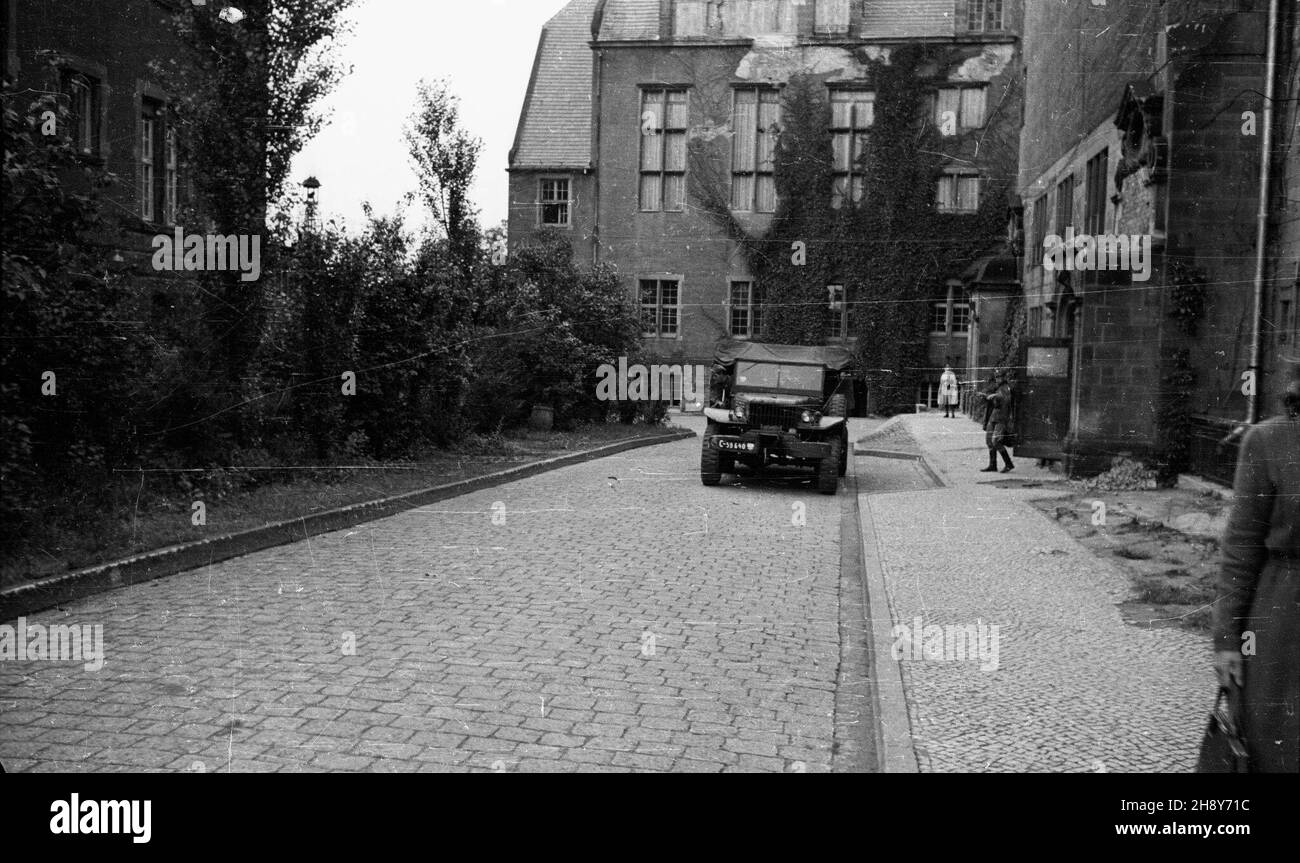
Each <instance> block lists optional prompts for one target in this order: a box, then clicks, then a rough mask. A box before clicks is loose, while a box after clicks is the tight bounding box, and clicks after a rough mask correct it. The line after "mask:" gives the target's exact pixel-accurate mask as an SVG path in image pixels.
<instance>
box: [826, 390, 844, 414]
mask: <svg viewBox="0 0 1300 863" xmlns="http://www.w3.org/2000/svg"><path fill="white" fill-rule="evenodd" d="M848 412H849V400H848V399H847V398H845V396H844V394H843V393H836V394H835V395H833V396H831V400H830V403H829V404H828V405H827V406H826V415H827V416H832V417H842V416H848Z"/></svg>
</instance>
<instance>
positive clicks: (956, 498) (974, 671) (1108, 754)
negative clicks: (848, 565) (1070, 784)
mask: <svg viewBox="0 0 1300 863" xmlns="http://www.w3.org/2000/svg"><path fill="white" fill-rule="evenodd" d="M896 422H899V423H901V424H902V425H903V426H904V428H906V430H907V431H908V432H910V433H911V436H912V437H913V438H914V439H915V440H916V441H917V442H918V443H919V444H920V446H921V448H922V450H923V451H924V453H925V454H926V458H927V460H928V462H929V463H930V465H931V466H932V467H933V468H934V469H935V470H936V471H937V472H938V473H939V474H940V476H941V477H942V478H943V480H944V482H945V483H947V484H948V487H947V488H942V489H933V490H929V491H920V492H899V493H890V494H877V495H863V496H862V499H861V505H862V507H863V508H864V511H868V512H869V516H870V517H869V519H865V521H867V522H869V523H870V524H873V525H874V536H872V535H870V534H868V535H867V539H866V542H867V544H868V553H870V551H871V549H872V546H873V545H874V547H875V548H876V549H878V550H879V556H880V561H881V565H882V569H883V571H884V577H885V583H886V586H887V592H888V594H889V611H888V612H886V610H885V609H884V608H881V607H879V603H878V601H877V599H876V597H874V596H873V597H872V601H873V603H874V607H873V608H872V610H871V613H872V616H873V619H874V622H875V625H876V626H877V627H881V626H883V627H885V628H886V629H889V628H891V627H892V626H894V625H895V624H906V625H907V626H908V627H909V632H908V633H907V634H908V635H909V636H910V635H911V632H910V629H914V628H915V624H916V622H917V621H918V619H919V621H920V622H921V624H922V626H923V627H929V626H932V625H933V626H939V627H954V626H970V625H973V626H976V627H978V626H979V625H980V624H983V625H985V627H991V626H992V625H996V626H997V627H998V630H997V633H998V639H997V648H998V649H997V653H996V669H991V670H981V666H991V665H994V663H993V662H990V661H986V662H983V663H981V662H979V661H970V660H966V661H962V660H961V659H960V658H957V657H960V653H958V651H957V650H956V649H949V650H947V651H946V653H943V654H942V655H944V656H946V657H947V658H945V659H939V658H933V659H931V658H925V656H926V653H925V646H926V645H927V644H929V643H931V642H930V641H929V636H930V635H934V634H935V633H934V632H933V631H931V632H930V633H928V634H924V631H923V633H922V634H924V635H925V637H924V638H922V637H921V636H922V634H918V636H917V638H916V641H915V643H914V646H909V645H912V643H903V644H901V645H900V652H902V653H903V655H904V658H902V659H901V665H902V673H903V682H904V687H905V689H906V692H907V700H908V709H909V714H910V718H911V723H912V735H913V739H914V744H915V747H916V751H917V757H918V762H919V765H920V768H921V770H922V771H935V772H947V771H1016V772H1022V771H1096V772H1100V771H1107V772H1119V771H1157V772H1178V771H1188V770H1191V769H1192V768H1193V766H1194V764H1195V760H1196V752H1197V747H1198V745H1199V743H1200V736H1201V733H1202V731H1203V729H1204V723H1205V719H1206V716H1207V715H1208V712H1209V709H1210V707H1211V706H1212V701H1213V698H1214V683H1213V673H1212V671H1211V666H1210V648H1209V644H1208V642H1207V641H1206V640H1205V639H1203V638H1201V637H1198V636H1195V635H1191V634H1188V633H1186V632H1183V631H1181V630H1178V629H1173V628H1162V629H1141V628H1137V627H1134V626H1130V625H1128V624H1126V623H1124V621H1123V620H1122V619H1121V616H1120V613H1119V610H1118V609H1117V608H1116V603H1117V602H1120V601H1122V600H1123V599H1124V598H1125V597H1126V596H1127V595H1128V592H1129V585H1128V579H1127V577H1126V576H1125V574H1124V573H1123V572H1121V571H1120V570H1119V569H1117V568H1116V567H1115V566H1113V565H1111V564H1110V563H1108V562H1106V561H1104V560H1101V559H1099V558H1097V557H1095V556H1094V555H1093V554H1092V553H1090V552H1089V551H1087V550H1086V549H1084V548H1083V547H1082V546H1080V545H1078V544H1077V543H1076V542H1075V541H1074V540H1073V539H1071V538H1070V536H1069V535H1068V534H1067V533H1065V531H1064V530H1062V529H1061V528H1059V527H1058V526H1057V525H1055V524H1054V523H1052V522H1050V521H1049V520H1048V519H1046V518H1044V517H1043V516H1042V515H1041V514H1039V513H1038V512H1037V511H1036V510H1035V509H1034V508H1033V507H1032V506H1031V505H1029V504H1028V503H1026V502H1025V499H1026V498H1027V497H1031V496H1042V495H1044V493H1045V492H1044V489H1042V488H1037V489H1027V488H1023V487H1015V486H1011V485H1009V484H1007V483H1006V482H1005V480H1007V479H1008V478H1016V479H1031V478H1034V477H1039V478H1047V477H1048V474H1047V473H1046V472H1045V471H1043V472H1040V471H1038V469H1036V468H1034V467H1033V466H1032V462H1027V463H1018V464H1017V468H1016V471H1015V472H1014V473H1012V474H1008V475H1002V474H982V473H979V472H978V470H979V468H980V467H982V466H983V465H984V464H985V459H986V453H987V451H986V450H985V448H984V440H983V432H982V431H980V429H979V428H978V427H977V426H976V425H974V424H972V423H971V422H970V421H968V420H965V419H947V420H945V419H944V418H943V417H942V416H940V415H937V414H920V415H915V416H907V417H903V418H900V419H899V420H896ZM1049 493H1050V492H1049ZM954 632H955V630H954ZM984 632H985V633H986V635H987V636H988V639H987V643H989V644H991V643H992V641H991V634H992V630H991V629H986V630H985V631H984ZM899 634H901V631H900V632H899ZM959 641H960V639H957V638H954V639H952V644H953V647H954V648H955V647H956V646H957V643H958V642H959ZM933 643H934V644H935V645H936V650H935V652H934V654H932V655H934V656H936V657H937V656H939V655H941V652H940V650H939V648H938V644H939V642H937V641H935V642H933ZM913 657H917V658H913Z"/></svg>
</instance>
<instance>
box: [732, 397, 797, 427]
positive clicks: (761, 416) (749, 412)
mask: <svg viewBox="0 0 1300 863" xmlns="http://www.w3.org/2000/svg"><path fill="white" fill-rule="evenodd" d="M745 410H746V414H745V415H746V416H747V417H748V418H749V424H750V425H752V426H760V427H762V426H778V427H780V428H783V429H790V428H794V427H795V426H796V425H798V424H799V415H800V414H802V413H803V409H802V408H796V407H788V406H786V405H769V404H763V403H762V402H758V403H755V402H749V403H748V404H747V405H746V406H745Z"/></svg>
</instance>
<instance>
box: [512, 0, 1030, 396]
mask: <svg viewBox="0 0 1300 863" xmlns="http://www.w3.org/2000/svg"><path fill="white" fill-rule="evenodd" d="M975 7H978V8H977V9H975V11H979V10H984V9H985V4H984V3H976V2H975V0H957V2H954V0H925V2H908V3H861V2H849V0H818V2H812V0H808V2H789V0H750V2H744V0H740V2H724V3H705V2H696V0H679V2H675V3H674V2H671V0H666V2H663V3H660V2H658V0H650V2H646V0H640V2H638V0H606V2H600V3H597V4H595V6H594V7H593V8H592V9H591V33H590V38H589V42H588V43H587V44H586V45H585V47H587V49H588V50H589V52H590V54H591V59H592V64H593V66H592V70H591V73H590V76H589V77H588V76H586V75H585V74H584V75H580V76H577V77H576V82H570V83H569V84H568V86H567V90H566V92H568V93H569V95H568V98H570V99H571V100H576V99H578V98H580V94H579V93H577V92H573V91H574V90H575V89H577V90H580V89H581V88H582V87H585V86H587V82H588V80H589V81H590V87H591V93H592V99H591V101H592V109H591V111H592V113H591V128H590V130H589V131H590V136H589V140H590V142H591V143H590V150H581V148H579V147H577V146H574V147H571V148H569V151H568V153H567V161H561V160H555V161H558V162H559V163H558V164H553V165H539V166H533V165H530V164H528V163H526V161H525V160H521V159H519V158H517V156H518V152H519V145H518V144H517V152H516V154H515V158H513V160H512V163H511V169H510V170H511V210H510V212H511V218H510V224H509V238H510V242H511V244H516V243H520V242H526V241H527V240H528V238H529V237H530V236H532V235H533V234H534V232H535V231H536V229H537V227H538V223H537V219H536V216H535V213H536V212H537V211H538V208H539V207H540V206H541V202H540V201H539V199H538V197H537V191H536V189H537V188H539V187H538V186H537V180H538V179H539V178H540V177H542V176H544V175H545V170H544V169H547V168H550V169H558V168H561V167H563V166H564V165H565V164H567V165H568V166H569V168H568V170H569V174H570V176H571V177H572V182H571V185H570V188H572V189H574V190H579V189H581V190H582V191H581V193H580V194H579V197H578V200H577V202H576V203H575V206H574V213H575V217H574V218H575V219H576V223H575V225H574V226H573V228H572V236H573V240H574V243H575V249H576V250H577V251H578V254H579V259H580V260H586V259H587V258H586V256H587V253H588V250H590V253H591V258H590V260H594V261H600V262H605V263H609V264H612V265H613V266H614V267H616V269H617V271H618V273H619V275H620V277H621V278H622V279H624V281H625V283H626V284H627V288H628V291H629V294H630V295H631V296H633V297H637V298H642V297H643V296H646V293H645V291H646V290H647V286H651V287H654V289H655V290H656V291H658V292H659V293H657V294H656V302H658V301H659V300H661V299H662V297H663V294H662V291H663V288H662V287H661V286H662V285H663V284H664V283H667V284H668V285H669V286H670V287H669V294H670V295H671V294H673V293H675V297H672V299H673V308H672V310H670V311H669V313H668V317H669V319H670V324H669V326H667V327H665V326H663V319H664V318H663V315H664V313H663V311H662V310H659V311H658V313H657V317H656V312H655V311H654V310H651V311H650V313H649V314H650V316H652V317H656V320H657V321H658V323H657V324H656V326H655V327H653V332H651V331H650V330H647V334H646V347H647V348H648V350H649V351H650V352H651V353H652V354H653V355H654V356H655V357H658V358H660V359H661V360H662V361H664V362H669V363H679V362H680V363H705V364H707V363H708V362H709V361H710V359H711V357H712V352H713V348H714V345H715V343H716V342H717V341H718V339H719V338H722V337H724V336H738V337H742V338H743V337H748V336H750V335H752V333H750V332H749V331H748V330H747V329H746V326H745V324H746V323H747V322H748V321H749V320H751V318H750V315H751V314H752V310H751V309H750V308H749V305H750V302H753V304H754V305H755V306H756V307H757V306H760V305H761V303H759V302H758V301H757V300H755V292H756V293H757V294H761V292H762V289H763V287H762V286H761V285H756V284H754V283H753V282H752V278H751V274H750V273H749V271H748V267H747V262H746V257H745V255H744V254H743V252H742V249H741V244H740V243H739V242H738V241H737V239H736V235H735V234H734V233H732V232H731V231H729V229H728V226H727V225H726V224H724V221H725V220H726V218H727V217H729V218H730V220H731V221H732V222H733V224H734V226H735V228H738V229H739V230H740V231H742V232H743V233H745V234H747V235H748V236H750V237H754V238H757V237H759V236H761V235H762V234H763V233H764V232H765V231H766V230H767V228H768V227H769V225H770V221H771V218H772V211H773V209H774V205H773V201H774V197H773V198H768V199H766V200H764V199H763V195H762V192H761V191H759V192H755V193H754V194H753V195H752V196H751V197H750V198H749V202H748V203H747V204H745V205H742V206H737V204H738V203H739V202H738V201H737V198H739V197H743V196H741V195H739V194H738V193H737V190H736V187H735V185H734V184H736V183H751V182H752V183H755V184H761V183H762V182H763V180H762V178H761V177H754V178H752V179H751V178H749V177H744V178H742V177H741V176H740V175H739V174H738V173H737V171H738V166H737V165H736V164H733V158H734V157H735V154H736V153H737V152H738V151H737V150H736V149H733V141H734V140H735V136H736V132H737V130H736V128H735V124H736V118H737V117H740V116H742V115H743V114H742V112H743V110H744V109H743V108H741V107H740V105H739V103H740V102H741V101H742V100H746V99H753V100H754V102H755V105H754V107H753V108H752V109H751V110H753V111H754V113H755V115H757V114H759V113H762V112H766V111H769V110H775V106H773V107H771V108H769V107H764V106H762V105H760V104H758V103H759V102H760V101H761V100H762V99H764V98H768V97H766V96H763V95H755V94H756V93H760V94H761V93H765V92H768V93H779V90H780V88H781V87H782V86H784V85H785V84H786V82H788V81H789V80H790V78H791V76H792V75H796V74H809V73H810V74H813V75H816V76H819V77H820V78H822V79H823V80H824V81H825V82H826V85H827V87H828V88H830V89H834V88H845V89H849V88H854V87H855V85H856V86H857V87H858V88H859V89H866V87H867V84H866V82H867V76H868V68H869V63H870V61H876V60H882V59H887V58H888V56H889V52H890V51H891V50H892V49H893V47H894V46H896V45H898V44H899V43H900V42H903V41H918V40H919V41H927V42H932V43H943V44H950V45H953V46H954V47H955V49H956V50H957V51H959V52H961V56H962V57H964V58H965V59H964V62H954V63H953V65H952V66H951V67H950V68H949V69H948V70H946V73H947V74H946V78H943V79H940V80H937V81H936V82H935V86H936V88H937V87H947V86H948V85H952V87H954V88H956V87H961V86H963V85H965V86H968V87H971V88H975V89H979V88H982V89H983V100H984V106H983V113H984V116H988V115H989V114H990V113H992V111H993V109H994V107H995V105H997V104H998V102H999V100H1000V99H1007V98H1011V99H1013V100H1018V98H1019V97H1018V87H1017V86H1016V85H1017V84H1018V82H1019V81H1018V79H1019V74H1020V72H1019V38H1018V31H1019V20H1020V3H1019V2H1011V0H1008V2H1003V3H1000V4H991V6H990V9H989V10H987V11H990V12H992V11H995V10H996V9H998V8H1000V9H1001V17H1000V19H993V18H990V19H981V26H982V25H983V24H1000V26H998V27H989V28H986V29H975V30H972V29H970V26H969V25H970V23H971V20H972V19H971V15H972V14H973V12H972V10H973V8H975ZM585 9H586V6H584V5H582V2H581V0H580V2H578V3H573V4H570V6H568V7H566V9H565V11H564V12H561V13H560V15H558V16H556V19H553V21H552V22H551V23H549V24H548V25H547V28H546V31H547V32H546V33H545V34H544V35H543V39H542V44H541V47H540V49H539V57H538V63H537V66H536V69H535V71H534V76H533V81H532V82H530V85H529V94H530V95H529V100H530V101H535V99H536V94H537V93H538V92H540V91H541V90H543V89H547V88H550V87H553V86H555V85H554V84H553V83H551V82H548V81H547V80H546V72H545V70H546V69H547V68H555V67H556V64H557V61H556V59H555V58H554V57H553V56H551V54H550V53H548V48H547V45H548V44H550V46H551V48H550V49H549V50H550V52H552V53H553V52H554V51H556V50H558V49H557V45H558V43H557V42H556V41H554V38H553V35H552V34H555V33H560V32H561V31H565V32H569V33H570V36H569V39H570V40H571V41H570V44H572V40H573V38H574V37H573V36H572V32H573V31H572V29H567V30H566V28H571V24H572V18H571V17H569V16H570V15H571V13H572V12H573V11H574V10H577V11H579V12H581V11H583V10H585ZM566 22H568V23H566ZM569 50H570V49H569V48H565V51H566V52H567V51H569ZM561 89H565V88H561ZM668 93H673V94H681V95H672V96H668V95H664V94H668ZM1008 93H1010V94H1011V95H1010V96H1009V97H1008V95H1007V94H1008ZM677 98H680V99H681V100H682V103H681V105H680V106H677V107H673V106H668V105H667V103H666V102H661V103H658V104H662V105H664V107H662V108H660V109H658V110H661V111H663V122H664V123H667V124H668V125H666V126H665V125H663V124H662V123H661V122H660V115H659V114H658V113H656V112H655V110H651V112H650V113H651V121H650V123H649V126H648V127H647V124H646V122H645V120H646V114H647V110H648V108H647V106H650V105H652V104H655V102H654V100H655V99H677ZM772 98H776V97H772ZM1015 104H1016V106H1017V107H1016V108H1014V109H1012V110H1009V111H1006V112H1005V113H1004V114H1003V115H999V116H1011V117H1018V113H1019V112H1018V101H1016V102H1015ZM1003 107H1004V108H1005V106H1003ZM678 111H680V112H681V113H680V114H678V113H677V112H678ZM767 116H768V115H767V114H766V113H763V117H764V120H766V118H767ZM989 125H996V124H989ZM535 126H536V124H535V123H534V120H533V118H532V116H531V115H530V109H529V107H528V105H527V104H526V105H525V110H524V115H523V116H522V117H521V121H520V130H521V132H520V135H521V139H526V138H527V137H528V136H529V134H531V133H530V132H529V129H530V128H535ZM759 134H760V135H761V130H760V133H759ZM828 134H829V131H828ZM677 135H680V137H681V141H680V142H678V141H666V140H665V139H666V138H671V137H673V136H677ZM1010 135H1011V136H1014V131H1011V132H1010ZM979 137H980V136H979V134H978V133H974V134H971V135H968V136H964V138H965V139H964V140H963V141H962V143H961V146H960V152H959V153H958V154H957V155H958V156H959V157H960V158H961V159H962V160H964V163H965V164H967V165H971V166H974V168H975V169H979V168H984V170H986V171H988V170H993V169H992V168H991V167H990V166H988V165H987V164H986V163H987V162H988V157H987V156H981V153H980V151H979V150H978V141H977V138H979ZM575 140H576V139H575ZM648 147H663V148H664V149H663V152H662V153H654V152H650V153H647V148H648ZM676 148H680V151H679V152H678V151H676ZM1010 150H1011V152H1010V158H1011V159H1012V161H1014V158H1015V152H1014V150H1015V148H1014V145H1013V146H1012V147H1011V148H1010ZM687 154H690V156H689V158H688V157H687ZM647 166H649V167H653V168H654V169H655V170H661V171H662V172H663V176H661V177H659V178H654V179H651V180H649V181H647V180H646V179H645V178H644V174H645V171H644V170H643V169H645V168H647ZM998 170H1003V171H1005V170H1006V167H1005V166H999V168H998ZM1010 170H1011V171H1013V172H1014V170H1015V169H1014V166H1012V167H1011V168H1010ZM760 173H761V170H760ZM647 182H649V183H651V184H652V185H650V186H647V185H646V183H647ZM675 184H680V186H678V185H675ZM745 188H748V187H745ZM647 189H649V190H650V191H647ZM679 189H680V190H681V191H679ZM646 196H653V197H655V198H657V199H656V200H654V201H648V200H643V197H646ZM716 201H723V202H727V203H726V204H725V205H724V206H723V207H722V208H721V209H724V210H726V216H725V217H722V218H720V213H719V212H718V209H719V208H718V207H716V206H711V205H710V202H716ZM810 239H813V240H815V238H810ZM588 244H590V245H588ZM811 245H812V244H810V246H811ZM968 263H969V261H961V262H954V266H953V269H954V271H953V272H948V273H944V274H942V275H941V276H940V277H939V278H936V279H935V282H934V285H933V289H932V297H930V300H931V301H933V302H935V303H938V304H940V305H941V306H945V307H946V308H948V309H949V313H948V319H949V322H948V324H947V325H946V326H945V327H944V328H943V329H942V331H939V332H936V333H935V334H934V335H933V336H932V338H931V345H930V354H931V357H930V362H931V364H932V365H933V366H934V368H933V369H932V370H931V371H932V372H933V374H932V375H930V377H933V378H934V380H935V381H936V382H937V379H938V376H939V373H940V372H941V370H942V367H943V365H945V364H947V363H952V364H953V365H957V366H960V365H961V364H962V363H963V361H964V358H965V357H966V356H967V353H968V351H967V345H966V340H967V336H966V332H965V329H964V327H965V322H966V321H968V320H969V316H968V315H967V314H966V313H965V309H966V308H967V306H966V303H965V300H966V298H965V297H964V295H963V294H962V291H961V289H960V286H958V287H957V288H956V289H955V290H950V284H949V283H950V282H952V281H954V280H955V278H956V277H957V276H959V275H960V272H961V270H962V269H963V268H964V267H965V266H966V265H967V264H968ZM742 296H743V297H744V298H746V299H747V300H749V301H750V302H746V303H745V306H746V307H745V309H744V310H738V309H737V308H736V307H735V306H733V300H738V299H740V298H741V297H742ZM845 299H846V301H847V304H848V306H849V308H850V309H854V308H855V303H857V302H858V301H859V300H862V299H864V298H855V297H847V298H845ZM831 301H832V300H831V299H830V298H829V296H828V303H829V302H831ZM953 306H956V307H958V308H957V311H955V312H953V311H952V309H951V307H953ZM863 308H864V310H865V308H866V307H865V306H864V307H863ZM774 313H775V312H774ZM863 313H865V311H864V312H863ZM831 320H833V318H832V319H831ZM954 321H956V322H957V324H956V326H954V325H953V322H954ZM851 329H852V328H851V326H848V327H846V328H845V329H844V330H843V333H844V334H845V335H846V336H849V337H850V338H849V340H850V341H851ZM828 333H829V329H828ZM830 337H831V338H834V337H833V336H830ZM927 397H928V394H927V392H926V391H924V390H923V391H922V392H919V393H918V398H919V399H925V398H927Z"/></svg>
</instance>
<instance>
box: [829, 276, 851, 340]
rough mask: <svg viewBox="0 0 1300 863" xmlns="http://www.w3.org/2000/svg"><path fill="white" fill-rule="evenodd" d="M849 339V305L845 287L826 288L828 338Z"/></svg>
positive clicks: (833, 286) (830, 286) (832, 286)
mask: <svg viewBox="0 0 1300 863" xmlns="http://www.w3.org/2000/svg"><path fill="white" fill-rule="evenodd" d="M848 337H849V303H848V299H847V295H846V294H845V293H844V286H843V285H827V286H826V338H828V339H847V338H848Z"/></svg>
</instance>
